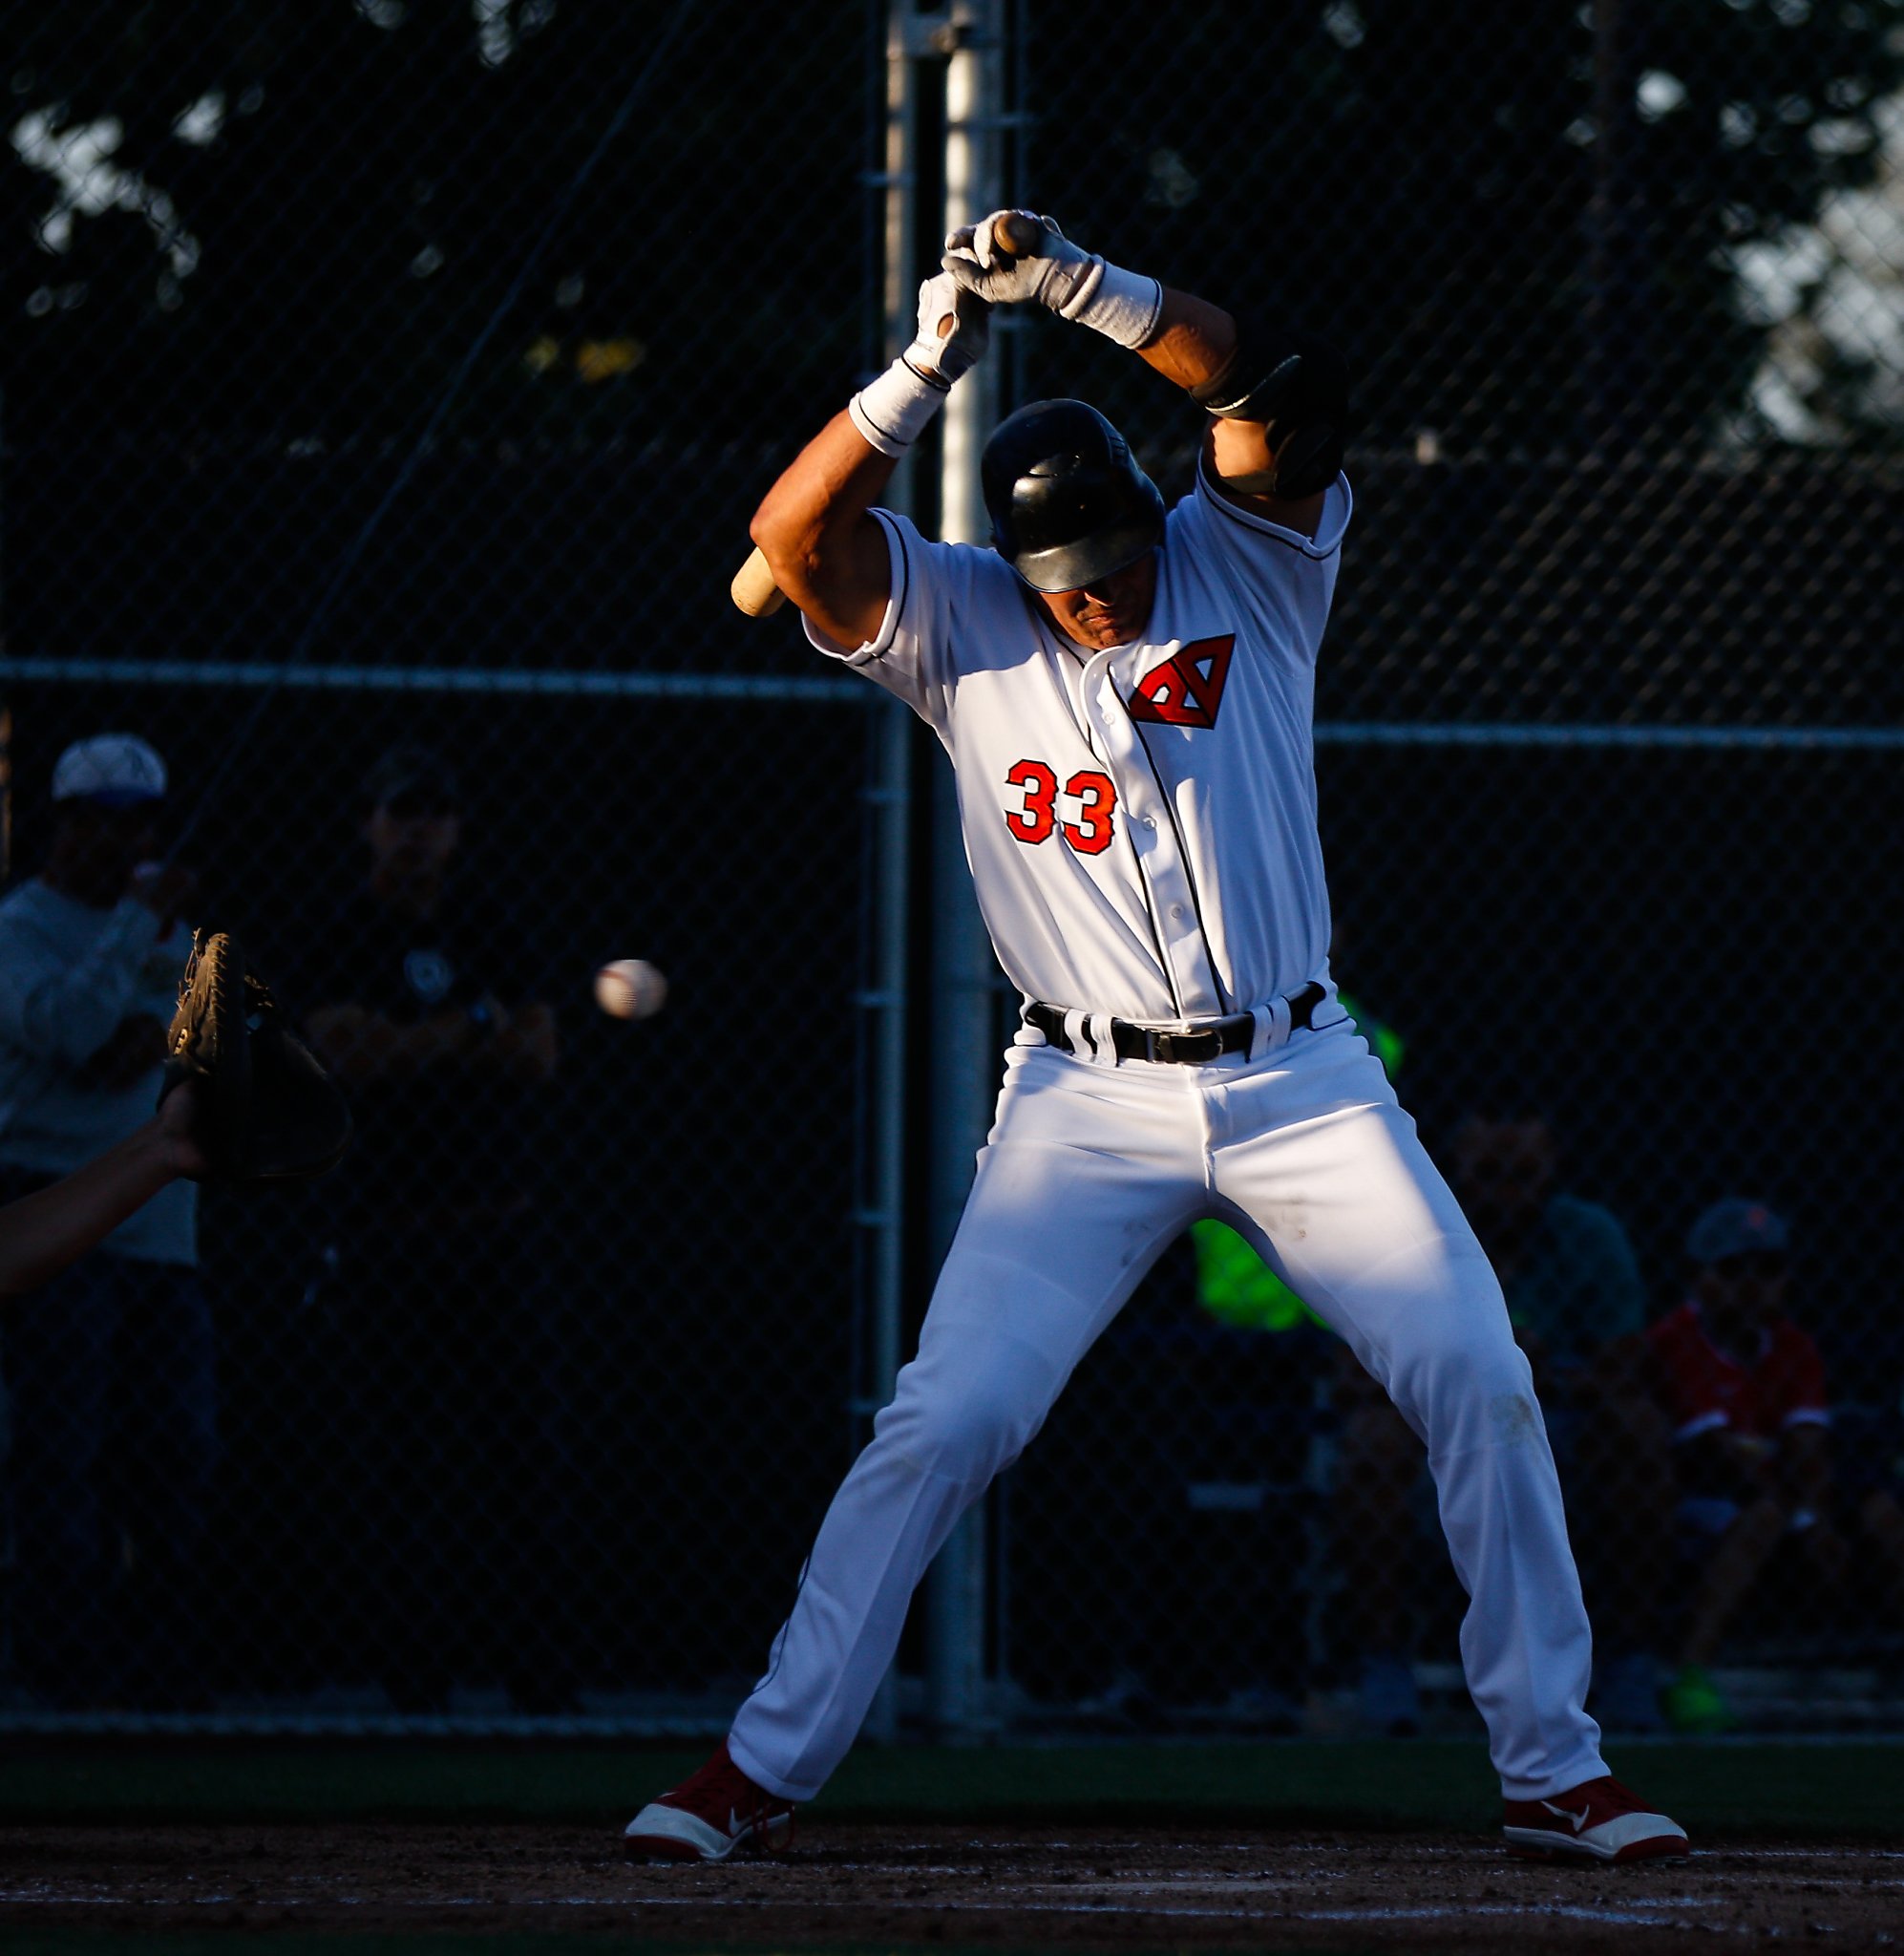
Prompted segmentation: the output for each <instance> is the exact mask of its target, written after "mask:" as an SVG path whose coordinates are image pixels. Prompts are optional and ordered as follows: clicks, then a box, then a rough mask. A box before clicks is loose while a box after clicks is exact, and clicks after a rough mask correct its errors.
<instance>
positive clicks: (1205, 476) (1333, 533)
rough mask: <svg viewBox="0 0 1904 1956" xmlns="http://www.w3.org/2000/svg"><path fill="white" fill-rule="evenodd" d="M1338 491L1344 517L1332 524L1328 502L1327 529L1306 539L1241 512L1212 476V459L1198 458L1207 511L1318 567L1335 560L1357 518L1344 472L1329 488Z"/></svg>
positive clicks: (1198, 480) (1199, 485)
mask: <svg viewBox="0 0 1904 1956" xmlns="http://www.w3.org/2000/svg"><path fill="white" fill-rule="evenodd" d="M1338 489H1339V490H1341V492H1342V500H1341V507H1340V513H1339V514H1338V516H1337V518H1336V520H1335V521H1334V522H1333V523H1330V522H1329V521H1328V518H1329V511H1330V503H1329V502H1328V501H1327V500H1324V502H1323V504H1322V519H1323V522H1324V524H1325V527H1324V528H1322V529H1321V530H1319V531H1318V533H1317V534H1316V535H1315V536H1313V537H1305V536H1304V535H1303V534H1302V532H1301V530H1292V529H1288V528H1285V527H1284V525H1283V524H1281V523H1273V522H1271V521H1269V519H1268V518H1267V517H1261V516H1253V515H1252V514H1251V513H1250V512H1249V511H1248V510H1246V509H1239V508H1238V506H1237V505H1236V504H1235V503H1234V502H1232V501H1231V500H1230V499H1229V498H1228V497H1227V496H1225V495H1224V494H1223V492H1222V490H1221V489H1220V488H1219V487H1218V486H1217V484H1216V478H1214V477H1213V476H1212V475H1211V474H1210V462H1209V457H1206V456H1198V457H1197V458H1196V493H1197V496H1198V498H1199V499H1200V500H1202V502H1203V505H1204V507H1205V508H1207V509H1208V510H1210V511H1211V513H1212V514H1213V515H1216V516H1221V517H1226V518H1228V520H1229V521H1231V522H1233V523H1239V524H1241V526H1242V527H1243V528H1244V529H1246V530H1253V531H1255V532H1256V534H1257V535H1258V536H1259V537H1267V538H1268V539H1269V540H1270V542H1275V543H1280V544H1282V545H1283V547H1284V548H1285V549H1290V550H1297V551H1300V552H1301V554H1302V555H1303V556H1304V557H1312V558H1314V559H1315V560H1316V561H1317V562H1318V563H1321V562H1322V560H1323V559H1325V558H1329V557H1333V556H1334V555H1335V554H1336V552H1337V551H1338V550H1340V549H1341V548H1342V540H1343V536H1344V534H1345V533H1346V532H1347V530H1348V522H1349V518H1350V517H1352V516H1353V515H1354V514H1355V495H1354V492H1353V491H1352V490H1351V489H1350V488H1349V486H1348V478H1347V477H1346V476H1344V475H1343V474H1341V473H1340V472H1338V474H1337V476H1336V478H1335V480H1334V481H1333V482H1332V483H1331V484H1330V485H1329V491H1330V493H1331V494H1332V493H1333V492H1334V491H1336V490H1338Z"/></svg>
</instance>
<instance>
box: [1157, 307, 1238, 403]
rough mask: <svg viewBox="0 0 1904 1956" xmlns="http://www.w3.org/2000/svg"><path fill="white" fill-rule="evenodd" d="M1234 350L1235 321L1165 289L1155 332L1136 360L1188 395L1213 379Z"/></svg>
mask: <svg viewBox="0 0 1904 1956" xmlns="http://www.w3.org/2000/svg"><path fill="white" fill-rule="evenodd" d="M1236 351H1237V322H1236V321H1235V319H1233V318H1232V317H1231V316H1230V314H1229V313H1227V312H1225V311H1224V310H1223V308H1221V307H1220V306H1213V305H1211V303H1210V302H1209V300H1207V299H1198V298H1196V297H1195V296H1194V295H1193V294H1192V293H1189V292H1178V291H1174V290H1173V289H1172V287H1169V286H1166V287H1164V298H1163V308H1162V310H1161V311H1160V313H1159V314H1158V317H1157V330H1156V331H1155V332H1154V333H1153V335H1152V336H1151V338H1150V339H1149V340H1147V341H1146V342H1145V343H1144V345H1142V346H1141V347H1139V348H1138V349H1137V357H1138V358H1139V359H1140V360H1142V361H1144V362H1145V364H1146V365H1147V366H1151V367H1154V368H1155V369H1156V371H1157V372H1159V373H1161V374H1162V375H1163V377H1164V378H1165V379H1166V380H1169V381H1174V383H1175V384H1176V385H1177V386H1178V387H1180V388H1182V389H1183V390H1184V391H1185V392H1186V393H1189V392H1190V391H1191V390H1192V389H1194V388H1198V387H1206V386H1208V385H1209V383H1210V382H1211V381H1213V380H1215V379H1216V376H1217V375H1218V374H1219V373H1221V372H1223V371H1224V369H1225V368H1227V367H1228V366H1229V364H1230V362H1231V360H1232V359H1233V358H1234V357H1235V356H1236Z"/></svg>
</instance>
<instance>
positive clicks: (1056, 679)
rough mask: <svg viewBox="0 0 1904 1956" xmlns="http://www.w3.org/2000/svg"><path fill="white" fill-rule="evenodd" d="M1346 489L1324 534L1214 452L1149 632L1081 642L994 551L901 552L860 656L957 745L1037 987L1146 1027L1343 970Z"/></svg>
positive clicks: (1058, 1001) (950, 748)
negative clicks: (1228, 490) (1265, 509)
mask: <svg viewBox="0 0 1904 1956" xmlns="http://www.w3.org/2000/svg"><path fill="white" fill-rule="evenodd" d="M1350 508H1351V499H1350V496H1349V490H1348V484H1347V482H1346V480H1345V479H1344V478H1342V477H1340V476H1339V477H1338V478H1336V480H1335V483H1334V484H1333V485H1332V486H1331V488H1330V489H1329V491H1328V494H1327V497H1326V499H1325V501H1324V506H1323V510H1322V521H1321V522H1320V524H1319V526H1318V529H1317V534H1316V536H1315V538H1314V539H1313V540H1312V539H1310V538H1308V537H1305V536H1302V535H1301V533H1300V532H1298V531H1295V530H1287V529H1283V528H1281V527H1280V525H1278V524H1276V523H1272V522H1267V521H1263V520H1262V519H1261V518H1259V517H1256V516H1252V515H1250V514H1248V513H1247V512H1246V511H1244V510H1241V509H1238V507H1237V506H1236V505H1235V504H1234V503H1231V502H1228V501H1226V500H1223V498H1222V497H1221V496H1219V495H1218V494H1217V493H1216V489H1215V487H1214V485H1213V484H1212V483H1211V481H1210V480H1209V479H1208V478H1207V477H1206V476H1205V474H1204V473H1203V470H1202V469H1201V468H1199V470H1198V477H1197V483H1196V487H1195V491H1194V493H1193V494H1191V495H1189V496H1187V497H1185V498H1184V499H1183V500H1181V501H1180V502H1179V503H1178V504H1177V505H1176V507H1175V508H1174V509H1173V510H1172V511H1171V513H1170V518H1169V522H1168V525H1167V528H1166V533H1165V540H1164V543H1163V547H1162V549H1161V550H1160V551H1159V553H1158V574H1157V594H1156V603H1155V605H1154V606H1153V610H1152V613H1151V618H1150V622H1149V624H1148V625H1147V626H1146V627H1145V631H1144V636H1143V637H1142V638H1140V639H1138V640H1136V641H1134V642H1132V644H1129V645H1125V646H1119V647H1116V648H1112V649H1111V650H1108V651H1091V650H1090V649H1089V648H1086V647H1083V646H1079V645H1076V644H1074V643H1073V642H1072V641H1071V640H1069V639H1068V638H1066V637H1065V636H1064V634H1063V633H1062V632H1060V631H1059V629H1058V628H1057V627H1056V626H1055V625H1054V624H1053V623H1052V622H1051V620H1050V618H1049V615H1048V614H1047V612H1046V610H1045V608H1044V606H1041V605H1040V604H1038V602H1037V600H1036V599H1035V598H1033V597H1032V596H1031V595H1030V594H1029V593H1028V592H1027V591H1026V588H1025V586H1024V585H1022V584H1021V583H1020V582H1019V580H1018V577H1017V575H1016V574H1015V573H1014V572H1013V570H1012V568H1011V566H1010V565H1009V564H1008V563H1005V560H1004V558H1002V557H1000V556H999V555H998V554H997V553H996V552H995V551H993V550H990V549H982V548H975V547H973V546H971V545H969V544H962V543H933V542H927V541H926V540H925V539H924V538H923V537H921V536H920V533H919V532H918V530H916V529H915V528H914V527H913V525H912V524H911V523H910V522H908V521H906V519H905V518H903V517H900V516H895V515H892V514H891V513H890V512H888V511H885V510H878V511H876V512H875V514H876V515H877V516H878V518H879V519H880V521H882V522H883V523H884V524H885V526H886V532H887V536H888V539H889V541H890V543H891V548H892V563H893V586H892V599H891V602H890V603H889V604H888V606H887V608H886V615H885V618H884V619H883V621H882V622H881V625H880V627H879V631H878V636H877V637H875V638H873V639H872V640H870V641H869V642H868V643H867V644H866V645H864V646H861V647H860V648H858V649H857V651H851V652H845V651H842V650H841V649H840V648H838V647H836V646H834V645H831V644H830V643H829V642H828V641H827V640H825V639H824V638H822V637H821V636H819V635H818V634H817V633H815V632H814V631H813V629H812V627H809V628H808V630H809V636H810V637H812V639H813V642H814V645H815V646H817V647H818V648H819V649H820V650H822V651H825V652H828V653H830V654H831V655H832V656H834V657H836V658H843V659H844V660H845V662H846V663H847V664H848V665H851V666H855V667H857V668H858V669H859V670H862V671H864V672H865V673H866V674H867V676H868V677H869V678H872V679H874V680H876V681H877V682H878V684H879V685H881V686H883V687H885V688H886V689H887V690H888V691H891V692H894V693H896V694H897V695H898V696H899V698H901V699H903V700H904V701H905V702H906V703H907V704H908V705H909V706H911V707H912V708H913V709H914V711H915V712H918V713H919V714H920V716H921V717H922V718H923V719H924V720H925V721H926V722H927V723H928V725H930V726H931V727H932V729H933V731H934V732H935V733H938V735H939V737H940V739H941V741H942V742H943V743H944V746H945V748H946V751H947V752H948V753H949V754H950V755H951V756H952V760H953V764H954V769H955V772H956V775H957V778H958V791H959V807H960V817H961V820H962V823H963V829H964V839H965V854H966V857H967V859H968V861H970V863H971V867H972V875H973V880H974V882H975V883H976V884H977V888H978V898H979V906H980V909H981V910H982V912H983V913H984V920H985V925H986V927H987V928H988V929H989V930H990V932H991V938H992V943H993V945H994V946H996V948H997V951H998V956H999V962H1000V963H1001V965H1003V966H1004V967H1005V974H1006V975H1007V976H1008V977H1009V978H1010V980H1011V982H1012V983H1013V984H1014V985H1016V986H1017V987H1018V988H1019V989H1020V990H1021V991H1023V992H1024V993H1025V994H1026V997H1027V998H1035V999H1043V1000H1045V1001H1047V1002H1048V1003H1050V1004H1053V1005H1058V1006H1063V1007H1067V1008H1078V1009H1082V1010H1088V1011H1108V1012H1114V1013H1116V1014H1117V1015H1119V1016H1120V1017H1123V1018H1128V1019H1135V1020H1141V1021H1145V1022H1148V1023H1152V1024H1171V1023H1173V1022H1178V1021H1183V1020H1194V1019H1209V1018H1216V1017H1219V1016H1222V1015H1223V1014H1226V1013H1231V1012H1238V1011H1247V1010H1251V1009H1252V1008H1254V1007H1257V1006H1260V1005H1263V1004H1265V1003H1267V1002H1268V1001H1270V1000H1271V999H1273V998H1275V997H1277V996H1279V995H1287V994H1290V993H1293V992H1296V991H1299V990H1300V989H1301V988H1302V987H1303V986H1304V985H1305V984H1307V983H1308V982H1309V981H1310V980H1311V979H1323V978H1325V977H1326V973H1327V961H1328V946H1329V916H1328V895H1327V892H1326V890H1325V888H1324V886H1323V881H1322V845H1321V842H1320V840H1319V838H1318V836H1317V831H1316V777H1315V757H1314V747H1313V740H1312V736H1311V732H1310V723H1311V718H1312V714H1313V710H1314V694H1315V669H1316V653H1317V649H1318V648H1319V647H1320V646H1321V644H1322V628H1323V627H1324V625H1325V624H1326V623H1327V620H1328V615H1329V602H1330V599H1331V598H1332V596H1333V595H1334V591H1335V583H1336V568H1337V564H1338V562H1339V558H1340V549H1341V544H1342V539H1343V531H1344V530H1345V529H1346V528H1347V526H1348V519H1349V512H1350Z"/></svg>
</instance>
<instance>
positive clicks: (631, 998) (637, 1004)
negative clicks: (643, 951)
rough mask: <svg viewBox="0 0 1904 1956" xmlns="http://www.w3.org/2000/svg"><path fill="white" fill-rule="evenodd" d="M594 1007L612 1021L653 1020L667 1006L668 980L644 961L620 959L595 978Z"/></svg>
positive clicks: (597, 973) (603, 969) (598, 973)
mask: <svg viewBox="0 0 1904 1956" xmlns="http://www.w3.org/2000/svg"><path fill="white" fill-rule="evenodd" d="M595 1003H596V1004H597V1005H599V1006H600V1007H601V1008H602V1010H603V1011H604V1012H606V1013H607V1014H608V1016H609V1017H610V1018H611V1019H648V1018H652V1017H653V1016H654V1014H655V1013H656V1012H658V1011H659V1010H661V1009H662V1007H663V1006H665V1005H666V1003H667V979H666V976H665V975H664V974H663V973H662V971H661V969H660V968H659V967H657V966H654V965H650V964H649V963H648V961H647V960H646V959H645V958H617V959H616V960H615V962H614V963H613V964H612V965H603V967H602V968H601V970H599V971H598V972H596V974H595Z"/></svg>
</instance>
